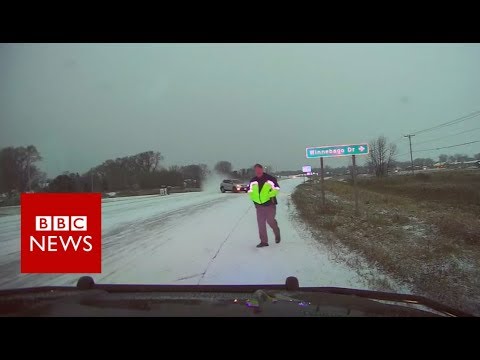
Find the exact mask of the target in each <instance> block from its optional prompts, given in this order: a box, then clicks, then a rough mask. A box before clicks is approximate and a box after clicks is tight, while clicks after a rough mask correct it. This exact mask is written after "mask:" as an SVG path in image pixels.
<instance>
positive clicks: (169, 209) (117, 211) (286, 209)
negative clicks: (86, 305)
mask: <svg viewBox="0 0 480 360" xmlns="http://www.w3.org/2000/svg"><path fill="white" fill-rule="evenodd" d="M301 181H302V179H289V180H284V181H281V182H280V186H281V190H280V191H281V193H280V195H279V197H278V201H279V205H278V207H277V220H278V223H279V225H280V229H281V233H282V242H281V243H280V244H275V241H274V239H273V233H272V232H271V229H269V242H270V246H269V247H265V248H260V249H259V248H256V247H255V246H256V245H257V244H258V242H259V239H258V232H257V223H256V217H255V208H254V206H253V204H252V202H251V201H250V200H249V198H248V195H247V194H245V193H240V194H232V193H225V194H222V193H220V191H219V190H218V189H216V186H215V190H212V191H205V192H199V193H183V194H172V195H168V196H142V197H128V198H116V199H105V200H104V201H103V203H102V216H103V219H102V232H103V237H102V244H103V254H102V273H101V274H69V275H65V274H20V216H19V215H18V213H17V214H15V213H14V214H8V212H7V213H6V212H5V211H3V212H2V211H0V274H1V275H0V288H2V289H7V288H16V287H31V286H47V285H75V284H76V281H77V279H78V278H79V277H80V276H82V275H91V276H92V277H93V278H94V280H95V282H98V283H137V284H138V283H142V284H272V283H283V282H284V281H285V278H286V277H287V276H296V277H297V278H298V279H299V280H300V284H301V285H303V286H342V287H357V288H365V285H363V283H362V281H361V280H360V277H359V276H358V275H357V273H356V272H355V271H353V270H351V269H349V268H347V267H346V266H345V265H342V264H339V263H336V262H335V261H334V259H332V258H331V256H330V254H329V253H328V251H327V249H326V248H325V247H324V246H322V245H320V244H319V243H318V242H317V241H315V240H314V239H313V238H312V237H311V235H310V233H309V232H308V231H307V230H305V228H304V227H303V226H302V224H301V223H299V222H298V220H296V219H295V216H294V215H295V208H294V205H293V203H292V202H291V200H290V194H291V192H292V191H293V190H294V188H295V186H296V185H298V184H299V183H301Z"/></svg>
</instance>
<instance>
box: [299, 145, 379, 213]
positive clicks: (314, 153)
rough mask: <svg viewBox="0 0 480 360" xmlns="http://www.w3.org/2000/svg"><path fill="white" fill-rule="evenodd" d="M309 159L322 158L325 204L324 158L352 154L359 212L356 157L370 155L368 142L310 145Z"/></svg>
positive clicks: (322, 188) (356, 203)
mask: <svg viewBox="0 0 480 360" xmlns="http://www.w3.org/2000/svg"><path fill="white" fill-rule="evenodd" d="M305 151H306V155H307V159H318V158H320V171H321V191H322V203H323V205H325V187H324V174H323V158H326V157H340V156H351V157H352V163H353V166H352V172H353V174H352V175H353V192H354V197H355V213H356V214H358V213H359V211H358V190H357V174H356V172H357V169H356V164H355V158H356V156H357V155H368V153H369V151H370V147H369V146H368V144H367V143H362V144H350V145H330V146H317V147H308V148H306V149H305Z"/></svg>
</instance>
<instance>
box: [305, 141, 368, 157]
mask: <svg viewBox="0 0 480 360" xmlns="http://www.w3.org/2000/svg"><path fill="white" fill-rule="evenodd" d="M368 151H369V148H368V144H351V145H331V146H317V147H310V148H307V149H306V153H307V158H308V159H316V158H321V157H337V156H351V155H367V154H368Z"/></svg>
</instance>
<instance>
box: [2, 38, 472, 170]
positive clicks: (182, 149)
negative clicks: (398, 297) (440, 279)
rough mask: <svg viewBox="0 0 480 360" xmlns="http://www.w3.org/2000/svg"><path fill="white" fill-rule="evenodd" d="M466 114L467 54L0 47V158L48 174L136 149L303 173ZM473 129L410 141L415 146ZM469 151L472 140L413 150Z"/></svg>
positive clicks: (411, 48) (384, 48) (369, 47)
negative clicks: (28, 153)
mask: <svg viewBox="0 0 480 360" xmlns="http://www.w3.org/2000/svg"><path fill="white" fill-rule="evenodd" d="M476 110H480V45H476V44H3V45H0V148H1V147H4V146H20V145H29V144H33V145H35V146H36V147H37V149H38V150H39V151H40V153H41V155H42V156H43V158H44V160H43V162H42V165H41V167H42V168H43V169H44V170H45V171H47V173H48V175H49V176H55V175H58V174H59V173H61V172H63V171H74V172H77V171H78V172H84V171H86V170H88V169H89V168H90V167H92V166H95V165H98V164H100V163H101V162H103V161H104V160H107V159H111V158H116V157H120V156H126V155H133V154H135V153H138V152H141V151H146V150H154V151H160V152H161V153H162V154H163V156H164V157H165V160H164V162H163V164H164V165H172V164H178V165H186V164H191V163H206V164H208V165H209V166H213V165H214V164H215V162H216V161H218V160H229V161H231V162H232V163H233V165H234V168H236V169H238V168H241V167H248V166H251V165H252V164H254V163H255V162H260V163H264V164H271V165H273V166H274V167H276V168H277V169H279V170H287V169H300V168H301V166H302V165H306V164H311V165H317V161H311V160H310V161H307V160H306V159H305V147H306V146H315V145H330V144H348V143H356V142H364V141H368V140H370V139H372V138H374V137H376V136H378V135H381V134H384V135H385V136H387V137H388V138H389V139H390V140H398V139H399V138H400V137H401V136H402V135H403V134H405V133H408V132H412V131H418V130H422V129H424V128H427V127H430V126H434V125H436V124H439V123H442V122H446V121H449V120H452V119H455V118H457V117H459V116H462V115H466V114H468V113H471V112H474V111H476ZM478 127H480V117H477V118H475V119H471V120H467V121H464V122H462V123H460V124H457V125H455V126H451V127H446V128H443V129H441V130H438V131H432V132H428V133H425V134H422V135H418V136H417V137H416V138H414V149H415V142H420V141H426V140H430V139H435V138H437V137H442V136H446V135H449V134H452V135H453V134H456V133H458V132H461V131H465V130H470V129H474V128H478ZM473 140H480V131H479V129H477V130H472V131H469V132H466V133H464V134H461V135H456V136H452V137H451V138H446V139H441V140H438V141H433V142H430V143H426V144H423V145H418V146H417V147H416V148H417V149H429V148H433V147H440V146H447V145H454V144H459V143H463V142H467V141H473ZM398 144H399V153H400V154H403V153H405V152H406V151H408V147H407V146H406V144H407V140H406V139H402V140H400V141H399V142H398ZM479 152H480V143H477V144H473V145H469V146H463V147H458V148H452V149H446V150H438V151H431V152H422V153H418V154H417V155H416V157H427V156H430V157H437V156H438V155H439V154H440V153H448V154H452V153H467V154H473V153H479ZM407 158H408V156H407V155H402V157H401V159H404V160H406V159H407ZM346 162H347V161H346V160H345V159H342V160H330V159H329V160H328V161H327V162H326V163H327V164H331V165H344V164H346Z"/></svg>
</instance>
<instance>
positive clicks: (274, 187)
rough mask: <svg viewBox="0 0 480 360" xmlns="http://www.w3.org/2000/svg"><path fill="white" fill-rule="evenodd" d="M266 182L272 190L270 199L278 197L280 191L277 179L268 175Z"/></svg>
mask: <svg viewBox="0 0 480 360" xmlns="http://www.w3.org/2000/svg"><path fill="white" fill-rule="evenodd" d="M268 182H269V183H270V185H271V186H272V190H270V198H273V197H276V196H277V195H278V192H279V191H280V185H278V181H277V178H276V177H275V176H271V175H270V176H269V179H268Z"/></svg>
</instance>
